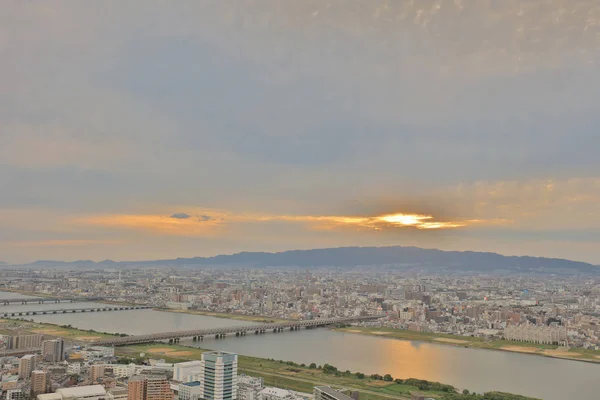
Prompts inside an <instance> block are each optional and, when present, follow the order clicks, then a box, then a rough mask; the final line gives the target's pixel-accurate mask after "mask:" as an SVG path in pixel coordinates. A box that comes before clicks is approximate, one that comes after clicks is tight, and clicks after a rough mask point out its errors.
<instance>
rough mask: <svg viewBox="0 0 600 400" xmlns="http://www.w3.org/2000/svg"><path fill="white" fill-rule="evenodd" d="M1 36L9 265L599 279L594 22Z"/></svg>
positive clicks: (347, 17)
mask: <svg viewBox="0 0 600 400" xmlns="http://www.w3.org/2000/svg"><path fill="white" fill-rule="evenodd" d="M2 14H3V15H2V16H0V22H1V23H0V55H2V59H3V60H5V62H3V63H2V65H0V85H2V87H3V89H4V90H3V91H2V93H0V104H2V105H3V107H0V116H1V117H2V118H0V140H1V142H0V187H1V188H2V196H0V260H2V261H6V262H9V263H26V262H32V261H35V260H38V259H57V260H67V261H69V260H77V259H93V260H98V261H99V260H103V259H116V260H150V259H169V258H176V257H193V256H214V255H217V254H231V253H236V252H239V251H283V250H289V249H311V248H324V247H338V246H389V245H402V246H418V247H424V248H439V249H443V250H473V251H492V252H497V253H500V254H505V255H531V256H543V257H559V258H566V259H571V260H577V261H585V262H590V263H592V264H596V265H597V264H600V248H599V247H598V245H597V243H598V241H600V229H599V228H598V227H599V226H600V209H599V206H598V204H600V202H599V200H600V175H599V174H598V171H600V161H599V159H598V157H597V150H596V149H597V148H599V147H600V136H599V135H598V134H597V133H596V130H597V129H595V128H597V126H598V124H599V123H600V117H599V116H598V113H597V111H596V108H597V107H596V104H597V99H598V98H599V95H600V79H598V76H599V75H598V68H597V64H598V62H599V61H600V22H599V21H600V6H599V5H597V4H595V3H594V2H589V1H584V0H570V1H567V0H564V1H558V2H547V1H542V0H532V1H527V2H519V1H505V2H495V1H484V2H476V3H472V2H468V1H463V0H453V1H442V0H431V1H426V2H421V1H419V2H415V1H410V0H405V1H404V0H403V1H399V2H395V3H389V2H386V1H366V2H345V1H329V2H322V1H306V2H302V3H298V4H288V3H281V2H277V1H271V0H261V1H251V2H247V3H244V4H243V5H240V4H239V2H235V1H218V2H202V3H198V2H192V1H182V2H178V3H177V4H176V5H174V4H168V3H164V2H161V1H158V0H152V1H143V2H141V1H132V2H130V3H128V4H127V5H124V4H121V3H116V2H115V3H110V2H109V3H97V4H95V3H91V4H90V3H79V2H69V1H64V2H61V1H56V2H51V3H50V2H40V1H31V2H17V3H13V4H7V5H5V6H4V7H3V13H2Z"/></svg>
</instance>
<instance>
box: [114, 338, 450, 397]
mask: <svg viewBox="0 0 600 400" xmlns="http://www.w3.org/2000/svg"><path fill="white" fill-rule="evenodd" d="M204 351H206V350H203V349H199V348H194V347H187V346H182V345H173V344H168V345H167V344H162V343H161V344H145V345H136V346H127V347H122V348H117V353H118V354H119V355H121V356H129V357H134V358H139V354H141V353H144V354H145V355H146V357H148V356H154V357H157V358H163V359H165V360H167V361H168V362H178V361H182V360H197V359H199V358H200V357H201V354H202V353H203V352H204ZM238 368H239V372H240V373H246V374H248V375H252V376H260V377H262V378H264V380H265V384H266V385H269V386H276V387H282V388H287V389H292V390H297V391H300V392H306V393H311V392H312V390H313V387H314V386H315V385H332V386H335V387H345V388H352V389H355V390H358V391H360V392H361V400H363V399H365V400H386V399H405V398H410V393H411V392H415V391H419V388H418V387H417V386H415V385H410V384H398V383H395V382H385V381H383V380H381V379H372V378H370V377H368V376H363V375H362V374H360V375H357V374H356V373H350V372H342V371H337V373H336V370H335V369H333V368H332V367H325V368H323V367H321V368H319V367H318V366H317V367H314V366H313V368H310V367H309V366H306V365H298V364H295V363H292V362H284V361H276V360H268V359H264V358H256V357H247V356H239V367H238ZM359 376H360V378H359ZM427 393H428V394H429V395H431V396H432V397H441V396H442V395H443V394H444V393H448V392H443V391H436V390H431V391H428V392H427Z"/></svg>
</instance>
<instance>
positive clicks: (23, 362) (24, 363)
mask: <svg viewBox="0 0 600 400" xmlns="http://www.w3.org/2000/svg"><path fill="white" fill-rule="evenodd" d="M34 369H35V355H34V354H28V355H26V356H23V357H21V359H20V360H19V378H21V379H28V378H29V377H30V376H31V372H32V371H33V370H34Z"/></svg>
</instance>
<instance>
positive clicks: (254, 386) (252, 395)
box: [237, 375, 264, 400]
mask: <svg viewBox="0 0 600 400" xmlns="http://www.w3.org/2000/svg"><path fill="white" fill-rule="evenodd" d="M237 382H238V392H237V400H261V399H260V392H261V390H263V389H264V380H263V378H255V377H253V376H248V375H239V376H238V380H237Z"/></svg>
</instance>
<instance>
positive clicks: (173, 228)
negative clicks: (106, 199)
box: [78, 214, 222, 236]
mask: <svg viewBox="0 0 600 400" xmlns="http://www.w3.org/2000/svg"><path fill="white" fill-rule="evenodd" d="M78 222H80V223H83V224H88V225H98V226H106V227H113V228H126V229H134V230H141V231H148V232H151V233H158V234H165V235H182V236H202V235H209V234H211V233H213V232H214V231H215V229H217V228H218V227H219V226H221V225H222V223H221V221H220V220H217V219H212V220H200V219H198V218H186V219H182V218H172V217H169V216H166V215H119V214H117V215H101V216H93V217H87V218H82V219H79V220H78Z"/></svg>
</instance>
